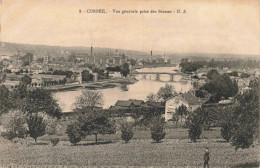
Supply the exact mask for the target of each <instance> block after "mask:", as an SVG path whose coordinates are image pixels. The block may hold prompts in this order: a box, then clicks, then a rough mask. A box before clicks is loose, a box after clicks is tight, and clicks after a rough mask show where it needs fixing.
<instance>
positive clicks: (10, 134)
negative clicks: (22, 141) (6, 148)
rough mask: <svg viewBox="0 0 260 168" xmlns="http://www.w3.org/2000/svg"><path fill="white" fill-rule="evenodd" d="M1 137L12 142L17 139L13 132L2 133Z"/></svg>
mask: <svg viewBox="0 0 260 168" xmlns="http://www.w3.org/2000/svg"><path fill="white" fill-rule="evenodd" d="M1 136H2V137H3V138H5V139H8V140H10V141H12V140H13V139H14V138H15V137H16V134H15V133H14V132H13V131H7V132H2V133H1Z"/></svg>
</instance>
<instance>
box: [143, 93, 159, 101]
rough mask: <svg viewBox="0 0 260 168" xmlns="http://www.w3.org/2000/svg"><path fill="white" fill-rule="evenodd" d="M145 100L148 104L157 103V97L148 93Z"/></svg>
mask: <svg viewBox="0 0 260 168" xmlns="http://www.w3.org/2000/svg"><path fill="white" fill-rule="evenodd" d="M146 100H147V101H150V102H158V101H159V100H158V96H157V94H155V93H150V94H149V95H147V96H146Z"/></svg>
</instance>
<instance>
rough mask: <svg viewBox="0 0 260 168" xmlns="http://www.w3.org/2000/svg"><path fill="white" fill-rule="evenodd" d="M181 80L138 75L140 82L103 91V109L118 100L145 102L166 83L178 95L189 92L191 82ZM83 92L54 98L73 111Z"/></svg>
mask: <svg viewBox="0 0 260 168" xmlns="http://www.w3.org/2000/svg"><path fill="white" fill-rule="evenodd" d="M174 69H176V68H174V67H171V68H169V67H162V68H143V69H139V71H143V72H149V71H150V72H173V70H174ZM181 78H182V76H180V75H176V76H174V81H175V82H169V81H170V76H169V75H167V74H163V75H160V80H159V81H156V75H146V78H143V77H142V75H136V79H138V81H137V82H136V83H135V84H132V85H128V86H122V87H115V88H107V89H101V90H100V91H101V92H102V93H103V95H104V106H103V107H104V108H109V107H110V106H111V105H114V104H115V103H116V101H117V100H128V99H141V100H145V99H146V96H147V95H148V94H149V93H156V92H157V91H158V90H159V88H160V87H162V86H164V85H165V84H166V83H168V84H171V85H173V87H174V90H175V91H176V92H177V93H178V92H186V91H189V90H190V89H191V87H192V85H191V82H190V81H187V83H181V82H179V81H180V79H181ZM176 81H177V82H176ZM82 90H83V89H78V90H72V91H71V90H70V91H62V92H56V93H54V98H55V99H57V101H58V103H59V105H60V107H61V109H62V111H63V112H68V111H72V109H73V107H72V105H73V103H74V102H75V100H76V97H78V96H80V94H81V91H82Z"/></svg>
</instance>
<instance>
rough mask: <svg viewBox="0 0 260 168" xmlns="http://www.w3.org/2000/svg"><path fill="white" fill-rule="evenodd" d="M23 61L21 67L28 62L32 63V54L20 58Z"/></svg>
mask: <svg viewBox="0 0 260 168" xmlns="http://www.w3.org/2000/svg"><path fill="white" fill-rule="evenodd" d="M22 60H23V66H27V65H29V64H30V62H32V61H33V54H32V53H26V55H24V56H23V57H22Z"/></svg>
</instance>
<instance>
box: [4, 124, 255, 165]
mask: <svg viewBox="0 0 260 168" xmlns="http://www.w3.org/2000/svg"><path fill="white" fill-rule="evenodd" d="M218 136H219V130H213V131H204V132H203V135H202V137H204V138H206V139H201V140H200V141H199V142H197V143H191V142H190V141H189V140H188V139H186V137H187V130H186V129H174V130H173V129H171V130H167V136H166V139H165V140H164V141H163V142H162V143H159V144H157V143H153V142H152V140H151V139H150V134H149V131H136V132H135V138H134V140H132V141H131V142H130V143H128V144H125V143H123V142H122V141H121V140H120V134H116V135H105V136H100V140H106V141H109V140H110V141H113V143H108V144H100V145H90V143H91V141H87V142H86V141H82V142H81V143H80V144H79V145H77V146H71V145H70V143H69V142H68V141H61V142H60V143H59V144H58V145H57V146H55V147H52V146H51V145H29V146H20V147H13V146H12V149H11V150H8V148H0V163H1V164H9V163H16V164H33V165H36V164H37V165H39V164H43V165H61V164H62V165H64V164H65V165H91V166H101V165H110V166H111V165H119V166H126V165H131V166H159V165H160V166H181V167H184V166H202V164H203V155H204V152H205V151H204V146H208V147H209V148H210V156H211V160H210V165H211V166H212V167H225V166H227V167H231V166H235V165H238V164H245V163H247V162H248V163H255V162H257V161H258V157H257V156H258V149H257V148H256V147H255V148H250V149H244V150H238V151H235V150H234V147H231V145H230V144H229V143H224V142H223V141H221V140H220V139H218ZM49 138H50V137H49V136H45V137H42V138H41V139H40V140H39V142H45V143H49V142H48V141H46V140H47V139H49ZM64 138H65V137H64ZM216 138H217V139H216ZM64 140H65V139H64ZM87 140H93V137H88V138H87ZM3 142H4V143H7V142H6V141H0V143H3ZM32 142H33V141H29V143H32ZM2 145H3V144H2Z"/></svg>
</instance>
